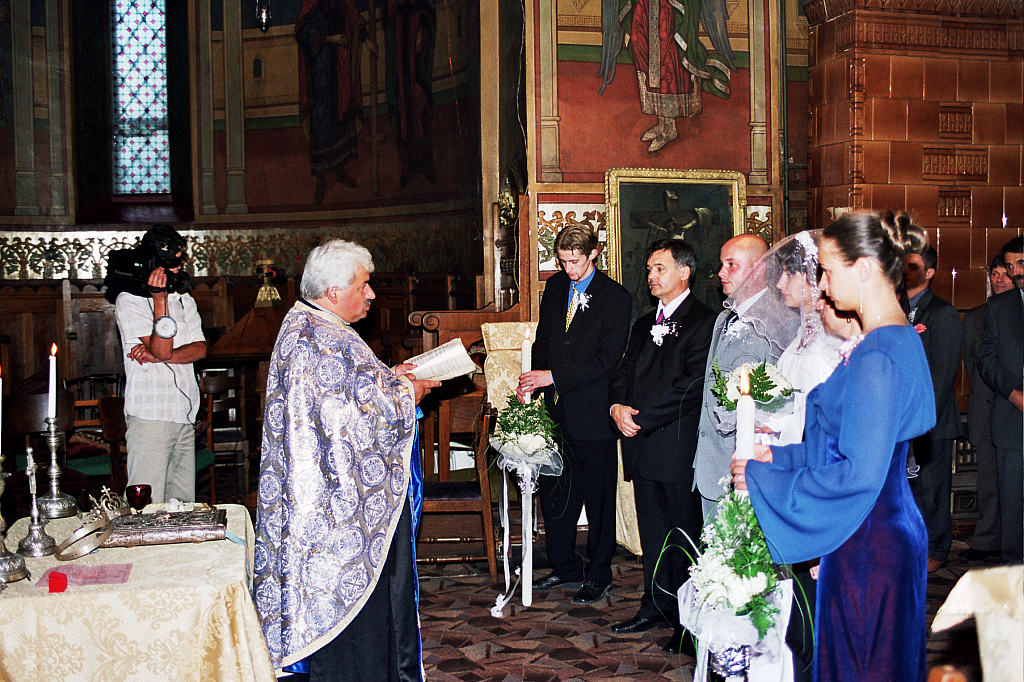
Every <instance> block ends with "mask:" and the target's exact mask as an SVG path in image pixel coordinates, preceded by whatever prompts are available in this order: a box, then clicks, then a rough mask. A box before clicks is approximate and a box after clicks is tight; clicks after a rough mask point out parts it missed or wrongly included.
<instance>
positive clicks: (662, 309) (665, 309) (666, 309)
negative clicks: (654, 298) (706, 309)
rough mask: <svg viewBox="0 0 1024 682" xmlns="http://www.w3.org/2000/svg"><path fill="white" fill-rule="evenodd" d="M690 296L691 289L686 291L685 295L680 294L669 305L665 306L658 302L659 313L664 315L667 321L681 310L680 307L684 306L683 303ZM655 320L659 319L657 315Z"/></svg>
mask: <svg viewBox="0 0 1024 682" xmlns="http://www.w3.org/2000/svg"><path fill="white" fill-rule="evenodd" d="M689 295H690V289H689V287H687V289H686V291H684V292H683V293H681V294H679V295H678V296H676V297H675V298H673V299H672V300H671V301H669V302H668V305H665V304H664V303H662V302H661V301H658V312H659V313H664V315H665V319H668V318H670V317H672V315H673V313H675V312H676V310H677V309H678V308H679V306H680V305H681V304H682V302H683V301H685V300H686V297H687V296H689ZM654 319H658V317H657V315H655V317H654Z"/></svg>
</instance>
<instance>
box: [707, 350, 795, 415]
mask: <svg viewBox="0 0 1024 682" xmlns="http://www.w3.org/2000/svg"><path fill="white" fill-rule="evenodd" d="M711 371H712V372H714V374H715V385H714V387H713V388H712V389H711V392H712V393H714V394H715V397H716V398H718V402H719V404H720V405H722V406H723V407H725V408H726V409H728V410H729V411H733V410H735V409H736V401H737V400H739V399H740V380H741V377H742V375H743V374H746V375H747V379H748V380H749V381H750V397H752V398H753V399H754V402H755V403H758V408H759V409H762V410H764V411H765V412H774V411H775V410H777V409H778V408H779V407H781V406H782V405H783V404H784V403H785V399H786V398H788V397H789V396H791V395H792V394H793V386H792V385H791V384H790V383H789V380H788V379H787V378H786V377H784V376H783V375H782V373H781V372H780V371H779V370H778V368H777V367H776V366H775V365H771V364H769V363H767V362H762V363H761V364H760V365H756V366H751V365H748V364H742V365H740V366H739V367H737V368H736V369H734V370H733V371H732V372H730V373H729V374H728V375H726V374H725V373H724V372H722V370H721V369H719V368H718V360H717V359H716V360H715V361H714V362H712V364H711Z"/></svg>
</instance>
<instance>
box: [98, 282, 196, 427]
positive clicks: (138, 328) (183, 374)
mask: <svg viewBox="0 0 1024 682" xmlns="http://www.w3.org/2000/svg"><path fill="white" fill-rule="evenodd" d="M114 313H115V315H116V317H117V328H118V331H120V333H121V344H122V346H121V347H122V351H123V353H122V357H123V358H124V369H125V375H126V377H127V384H126V386H125V391H124V412H125V414H130V415H132V416H133V417H138V418H139V419H149V420H152V421H164V422H175V423H178V424H192V423H193V422H195V419H196V414H197V413H198V411H199V385H198V384H197V383H196V375H195V370H193V368H192V365H191V363H190V364H187V365H170V364H167V363H164V362H155V363H146V364H144V365H140V364H139V363H137V362H136V361H134V360H132V359H131V358H129V357H128V353H129V351H131V349H132V348H134V347H135V346H136V345H138V344H139V343H140V341H139V339H140V338H142V337H144V336H150V335H152V334H153V299H151V298H142V297H141V296H135V295H134V294H129V293H127V292H121V293H120V294H118V297H117V303H116V304H115V306H114ZM167 314H168V315H170V316H171V317H172V318H174V321H175V322H176V323H177V325H178V333H177V334H176V335H175V336H174V347H175V348H180V347H182V346H184V345H187V344H190V343H194V342H196V341H204V340H205V337H204V336H203V325H202V320H201V319H200V317H199V309H198V308H197V307H196V302H195V299H193V298H192V296H190V295H189V294H174V293H172V294H168V295H167Z"/></svg>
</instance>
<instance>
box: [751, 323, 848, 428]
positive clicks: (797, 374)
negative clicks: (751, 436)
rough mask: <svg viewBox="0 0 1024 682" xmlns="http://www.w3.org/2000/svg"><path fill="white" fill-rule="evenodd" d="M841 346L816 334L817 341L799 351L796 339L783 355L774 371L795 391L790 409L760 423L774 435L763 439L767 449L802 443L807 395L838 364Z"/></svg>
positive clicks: (826, 377)
mask: <svg viewBox="0 0 1024 682" xmlns="http://www.w3.org/2000/svg"><path fill="white" fill-rule="evenodd" d="M841 344H842V339H840V338H838V337H835V336H832V335H830V334H827V333H825V332H819V333H818V336H817V337H815V338H814V339H812V340H811V341H810V342H808V343H806V344H805V345H804V346H803V347H800V339H799V338H796V339H794V340H793V342H792V343H791V344H789V346H788V347H787V348H786V350H785V351H783V353H782V356H781V357H780V358H779V362H778V364H776V367H777V368H778V370H779V373H780V374H782V376H784V377H786V378H787V379H788V380H789V383H790V384H792V386H793V388H794V389H796V391H795V392H794V394H793V402H792V404H791V405H787V406H786V407H784V408H783V409H782V410H781V411H780V412H779V413H778V414H774V415H772V416H771V417H770V418H768V419H767V420H766V421H765V422H764V426H766V427H768V428H769V429H771V430H772V431H773V432H774V433H773V434H771V435H770V436H769V437H767V438H765V439H764V442H765V443H766V444H767V445H789V444H791V443H799V442H800V441H802V440H803V439H804V410H805V409H806V405H807V394H808V393H810V392H811V389H812V388H814V387H815V386H817V385H818V384H820V383H821V382H823V381H825V379H828V378H829V376H830V375H831V374H832V370H834V369H835V368H836V365H838V364H839V347H840V345H841Z"/></svg>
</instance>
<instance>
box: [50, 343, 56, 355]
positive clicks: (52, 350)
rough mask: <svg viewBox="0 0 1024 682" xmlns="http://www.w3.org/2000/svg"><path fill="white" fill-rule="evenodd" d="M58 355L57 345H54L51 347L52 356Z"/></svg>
mask: <svg viewBox="0 0 1024 682" xmlns="http://www.w3.org/2000/svg"><path fill="white" fill-rule="evenodd" d="M56 354H57V344H53V345H52V346H50V355H56Z"/></svg>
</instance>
